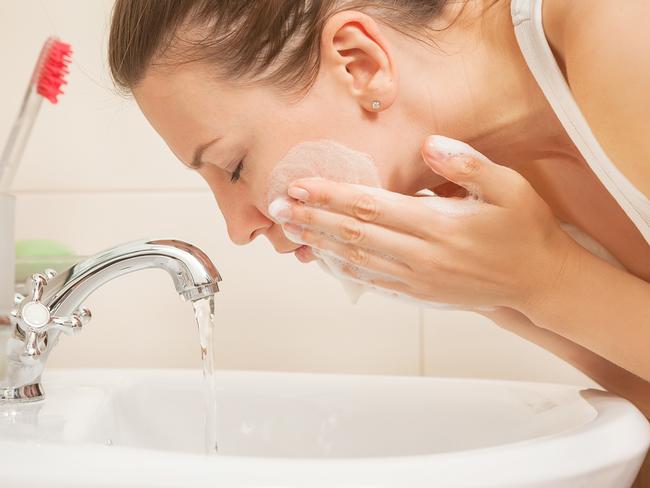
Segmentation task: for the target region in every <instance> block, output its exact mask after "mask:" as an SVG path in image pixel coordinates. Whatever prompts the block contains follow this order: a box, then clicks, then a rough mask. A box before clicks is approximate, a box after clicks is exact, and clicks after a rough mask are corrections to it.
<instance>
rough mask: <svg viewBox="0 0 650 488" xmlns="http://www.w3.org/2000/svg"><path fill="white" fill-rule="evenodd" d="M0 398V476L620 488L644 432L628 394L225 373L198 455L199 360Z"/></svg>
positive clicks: (90, 375) (69, 483)
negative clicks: (210, 436)
mask: <svg viewBox="0 0 650 488" xmlns="http://www.w3.org/2000/svg"><path fill="white" fill-rule="evenodd" d="M43 384H44V387H45V389H46V399H45V401H42V402H38V403H33V404H22V405H15V404H14V405H10V404H5V405H0V466H1V468H0V469H1V471H2V478H1V479H2V486H9V487H18V486H29V487H32V488H33V487H35V486H38V487H51V486H57V487H73V486H83V487H99V486H102V487H108V486H111V487H116V486H138V487H143V486H152V487H154V486H156V487H159V486H160V487H172V486H179V487H180V486H183V487H186V486H192V487H200V486H226V487H279V486H282V487H298V486H300V487H310V488H311V487H321V486H333V487H334V486H335V487H352V486H354V487H359V486H364V487H369V486H372V487H400V488H407V487H408V488H411V487H413V488H415V487H425V486H426V487H456V486H458V487H460V486H463V487H470V486H481V487H499V488H505V487H520V488H521V487H547V486H548V487H554V488H558V487H560V488H561V487H576V486H589V487H590V488H598V487H616V488H621V487H626V486H629V485H630V484H631V483H632V482H633V480H634V478H635V475H636V473H637V471H638V469H639V466H640V465H641V463H642V460H643V458H644V456H645V453H646V451H647V449H648V445H649V443H650V426H649V424H648V422H647V420H646V419H645V417H643V415H642V414H641V413H640V412H639V411H638V410H637V409H636V408H635V407H634V406H633V405H632V404H630V403H629V402H627V401H625V400H623V399H621V398H618V397H616V396H614V395H611V394H609V393H606V392H603V391H599V390H584V389H581V388H580V387H576V386H566V385H554V384H539V383H524V382H511V381H492V380H473V379H444V378H427V377H391V376H352V375H324V374H323V375H321V374H301V373H261V372H240V371H227V372H219V373H217V376H216V390H217V393H216V396H217V399H218V422H217V423H218V445H219V454H217V455H211V456H210V455H206V454H203V446H204V439H205V428H204V426H205V420H206V409H205V402H204V392H203V381H202V377H201V373H200V372H199V371H197V370H137V369H123V370H117V369H116V370H107V369H95V370H93V369H84V370H52V371H47V372H46V373H45V375H44V377H43Z"/></svg>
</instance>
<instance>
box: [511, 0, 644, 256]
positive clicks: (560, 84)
mask: <svg viewBox="0 0 650 488" xmlns="http://www.w3.org/2000/svg"><path fill="white" fill-rule="evenodd" d="M510 8H511V14H512V23H513V25H514V27H515V36H516V37H517V42H518V43H519V48H520V49H521V52H522V54H523V55H524V59H525V60H526V63H527V64H528V67H529V69H530V71H531V72H532V74H533V76H534V77H535V80H536V81H537V83H538V84H539V86H540V88H541V89H542V92H543V93H544V96H546V98H547V100H548V102H549V103H550V105H551V107H552V108H553V111H554V112H555V114H556V115H557V117H558V119H559V120H560V122H561V123H562V126H563V127H564V129H565V130H566V132H567V134H568V135H569V137H571V139H572V140H573V143H574V144H575V146H576V147H577V148H578V150H579V151H580V153H581V154H582V156H583V157H584V159H585V161H586V162H587V164H589V167H590V168H591V170H592V171H593V172H594V174H595V175H596V176H597V177H598V179H599V180H600V181H601V182H602V184H603V185H604V186H605V188H607V190H608V191H609V192H610V193H611V194H612V196H613V197H614V199H615V200H616V201H617V202H618V204H619V205H620V206H621V208H622V209H623V210H624V211H625V213H626V214H627V216H628V217H629V218H630V220H631V221H632V222H633V223H634V225H636V227H637V229H639V231H640V232H641V235H643V237H644V238H645V240H646V242H648V243H650V199H648V197H646V196H645V195H644V194H643V193H641V191H640V190H639V189H638V188H637V187H635V186H634V185H633V184H632V182H631V181H630V180H628V179H627V178H626V177H625V175H623V173H621V172H620V170H619V169H618V168H617V167H616V165H615V164H614V163H613V162H612V161H611V159H609V157H608V156H607V154H605V151H603V148H602V147H601V146H600V144H599V143H598V141H597V140H596V137H595V136H594V134H593V133H592V132H591V129H590V128H589V124H588V123H587V121H586V120H585V118H584V116H583V115H582V112H581V111H580V108H579V107H578V105H577V103H576V101H575V99H574V98H573V95H572V94H571V89H570V88H569V85H568V84H567V82H566V80H565V78H564V75H563V74H562V71H561V70H560V68H559V66H558V64H557V61H556V60H555V57H554V56H553V52H552V51H551V48H550V46H549V44H548V41H547V40H546V35H545V34H544V27H543V25H542V0H511V7H510ZM648 163H649V164H650V161H648Z"/></svg>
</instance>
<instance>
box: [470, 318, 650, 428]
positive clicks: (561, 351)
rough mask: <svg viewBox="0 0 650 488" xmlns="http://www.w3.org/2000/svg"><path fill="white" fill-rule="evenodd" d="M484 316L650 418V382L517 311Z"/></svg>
mask: <svg viewBox="0 0 650 488" xmlns="http://www.w3.org/2000/svg"><path fill="white" fill-rule="evenodd" d="M480 313H481V315H484V316H485V317H488V318H489V319H491V320H493V321H494V322H495V323H496V324H498V325H499V326H500V327H502V328H503V329H505V330H508V331H510V332H512V333H514V334H517V335H518V336H520V337H523V338H524V339H526V340H529V341H531V342H533V343H535V344H537V345H538V346H540V347H543V348H544V349H546V350H548V351H550V352H552V353H553V354H555V355H556V356H557V357H559V358H560V359H563V360H565V361H566V362H568V363H570V364H572V365H573V366H574V367H576V368H578V369H579V370H580V371H582V372H583V373H585V374H586V375H587V376H589V377H590V378H592V379H593V380H594V381H596V382H597V383H598V384H600V385H601V386H603V388H605V389H607V390H608V391H611V392H612V393H615V394H616V395H619V396H621V397H623V398H626V399H628V400H629V401H631V402H632V403H634V404H635V405H636V406H637V408H639V410H641V411H642V412H643V413H644V414H645V416H646V417H648V418H650V382H647V381H645V380H643V379H641V378H639V377H638V376H636V375H634V374H632V373H630V372H629V371H627V370H625V369H623V368H621V367H620V366H617V365H615V364H613V363H611V362H610V361H607V360H606V359H604V358H602V357H600V356H598V355H597V354H595V353H593V352H592V351H590V350H588V349H586V348H584V347H582V346H579V345H578V344H575V343H573V342H571V341H570V340H568V339H566V338H564V337H562V336H560V335H558V334H556V333H554V332H551V331H549V330H547V329H542V328H541V327H537V326H536V325H535V324H534V323H533V322H531V320H530V319H529V318H528V317H526V316H525V315H523V314H522V313H521V312H518V311H517V310H513V309H509V308H499V309H498V310H496V311H490V312H480Z"/></svg>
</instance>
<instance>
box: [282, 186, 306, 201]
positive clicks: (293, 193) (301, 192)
mask: <svg viewBox="0 0 650 488" xmlns="http://www.w3.org/2000/svg"><path fill="white" fill-rule="evenodd" d="M287 193H288V194H289V196H290V197H291V198H295V199H296V200H300V201H301V202H308V201H309V192H308V191H307V190H305V189H304V188H300V187H299V186H290V187H289V190H288V191H287Z"/></svg>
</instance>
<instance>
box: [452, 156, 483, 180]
mask: <svg viewBox="0 0 650 488" xmlns="http://www.w3.org/2000/svg"><path fill="white" fill-rule="evenodd" d="M481 166H482V164H481V161H479V160H478V159H477V158H474V157H471V156H470V157H463V158H462V159H461V160H460V161H459V164H458V174H460V175H462V176H465V177H474V176H476V175H477V174H478V173H479V172H480V171H481Z"/></svg>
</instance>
